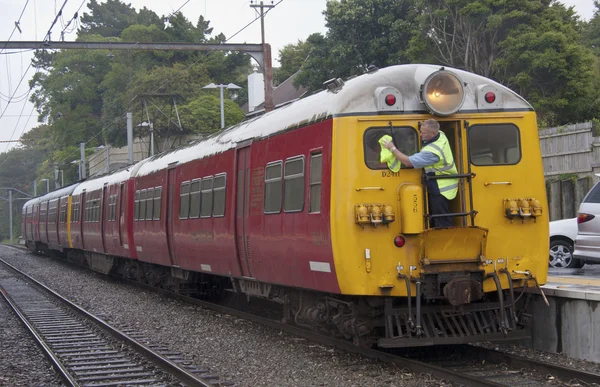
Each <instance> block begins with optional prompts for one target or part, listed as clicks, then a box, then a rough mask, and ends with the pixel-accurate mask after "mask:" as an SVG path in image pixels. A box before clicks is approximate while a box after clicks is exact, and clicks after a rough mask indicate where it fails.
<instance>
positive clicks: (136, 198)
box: [133, 190, 140, 220]
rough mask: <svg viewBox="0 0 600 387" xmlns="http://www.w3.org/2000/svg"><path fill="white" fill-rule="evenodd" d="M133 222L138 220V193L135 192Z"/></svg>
mask: <svg viewBox="0 0 600 387" xmlns="http://www.w3.org/2000/svg"><path fill="white" fill-rule="evenodd" d="M133 219H134V220H138V219H140V191H139V190H138V191H135V215H134V217H133Z"/></svg>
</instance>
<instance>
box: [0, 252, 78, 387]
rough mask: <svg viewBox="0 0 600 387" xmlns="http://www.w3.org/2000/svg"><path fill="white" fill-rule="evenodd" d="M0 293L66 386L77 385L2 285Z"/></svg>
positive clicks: (74, 386) (73, 386)
mask: <svg viewBox="0 0 600 387" xmlns="http://www.w3.org/2000/svg"><path fill="white" fill-rule="evenodd" d="M2 262H4V261H2ZM0 293H2V295H3V296H4V299H5V300H6V302H8V305H10V307H11V308H12V310H13V311H14V312H15V314H16V315H17V317H18V318H19V319H20V320H21V322H22V323H23V325H25V327H26V328H27V330H28V331H29V333H31V335H32V336H33V338H34V340H35V342H36V344H37V345H38V346H39V347H40V348H41V349H42V351H44V354H45V355H46V357H47V358H48V360H50V362H51V363H52V366H53V367H54V369H56V370H57V371H58V373H59V374H60V377H61V378H62V379H63V381H64V382H65V383H66V384H67V386H72V387H76V386H79V383H77V381H76V380H75V378H74V377H73V375H71V373H70V372H69V371H68V370H67V368H66V367H65V366H64V365H63V364H62V362H61V361H60V360H59V359H58V357H56V355H55V354H54V352H52V350H51V349H50V347H48V344H46V342H45V341H44V339H43V338H42V337H41V336H40V335H39V334H38V333H37V332H36V330H35V328H34V327H33V326H32V325H31V324H30V323H29V321H27V317H25V315H23V313H22V312H21V310H20V309H19V307H18V306H17V304H15V303H14V302H13V300H12V298H11V297H10V296H9V295H8V294H7V293H6V291H5V290H4V289H2V287H0Z"/></svg>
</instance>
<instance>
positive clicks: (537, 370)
mask: <svg viewBox="0 0 600 387" xmlns="http://www.w3.org/2000/svg"><path fill="white" fill-rule="evenodd" d="M114 278H115V279H117V280H118V281H122V282H126V283H129V284H133V285H136V286H138V287H141V288H144V289H148V290H153V291H155V292H158V293H161V294H164V295H167V296H170V297H173V298H176V299H179V300H182V301H185V302H187V303H191V304H194V305H198V306H202V307H204V308H207V309H211V310H214V311H217V312H220V313H226V314H230V315H233V316H236V317H239V318H242V319H245V320H249V321H254V322H256V323H259V324H262V325H265V326H268V327H271V328H274V329H277V330H281V331H285V332H288V333H290V334H293V335H296V336H299V337H302V338H305V339H307V340H309V341H311V342H314V343H319V344H322V345H328V346H333V347H336V348H338V349H341V350H344V351H347V352H352V353H357V354H360V355H362V356H365V357H367V358H371V359H377V360H380V361H382V362H386V363H391V364H395V365H397V366H398V367H400V368H403V369H407V370H410V371H411V372H413V373H415V374H430V375H431V376H433V377H435V378H437V379H441V380H444V381H446V382H449V383H451V384H452V385H462V386H474V387H478V386H511V387H517V386H541V385H544V386H547V385H549V384H550V385H553V386H600V374H595V373H590V372H585V371H581V370H578V369H573V368H569V367H564V366H560V365H558V364H552V363H546V362H542V361H537V360H533V359H530V358H525V357H520V356H516V355H512V354H508V353H504V352H499V351H494V350H490V349H486V348H483V347H478V346H470V345H460V346H458V345H457V346H446V347H441V348H431V347H424V348H420V349H409V350H395V351H383V350H377V349H364V348H359V347H356V346H354V345H353V344H352V343H349V342H347V341H342V340H337V339H335V338H332V337H327V336H323V335H321V334H318V333H314V332H310V331H307V330H306V329H304V328H299V327H294V326H291V325H288V324H283V323H281V322H280V321H278V320H279V318H278V317H275V316H269V314H268V312H269V307H268V306H267V305H265V304H263V303H261V302H255V301H253V302H252V304H250V303H248V302H247V299H246V297H240V298H236V297H235V295H233V294H232V295H231V296H232V297H231V298H230V299H229V303H228V304H227V305H222V304H221V305H220V304H216V303H214V302H209V301H203V300H199V299H196V298H191V297H189V296H184V295H180V294H176V293H173V292H170V291H167V290H163V289H158V288H155V287H151V286H148V285H144V284H140V283H138V282H135V281H130V280H127V279H123V278H120V277H114ZM232 305H235V307H232Z"/></svg>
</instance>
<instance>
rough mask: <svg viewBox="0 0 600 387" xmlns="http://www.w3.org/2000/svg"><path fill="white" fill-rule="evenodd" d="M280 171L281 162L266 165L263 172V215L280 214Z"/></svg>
mask: <svg viewBox="0 0 600 387" xmlns="http://www.w3.org/2000/svg"><path fill="white" fill-rule="evenodd" d="M282 170H283V168H282V162H281V161H276V162H275V163H271V164H268V165H267V168H266V170H265V214H278V213H280V212H281V194H282V187H281V180H282V179H281V177H282V176H281V172H282Z"/></svg>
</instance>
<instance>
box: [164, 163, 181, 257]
mask: <svg viewBox="0 0 600 387" xmlns="http://www.w3.org/2000/svg"><path fill="white" fill-rule="evenodd" d="M176 171H177V169H176V168H175V166H172V167H170V168H169V170H168V175H167V193H166V194H167V197H166V198H165V203H166V204H167V205H166V206H165V207H166V208H167V210H166V211H167V213H166V216H165V219H166V222H167V228H166V229H167V248H168V249H169V256H170V258H171V263H172V264H173V266H179V261H178V260H177V252H176V251H175V240H174V232H173V222H174V221H175V213H174V210H175V188H176V187H177V185H176V184H175V181H176V177H177V175H176Z"/></svg>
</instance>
